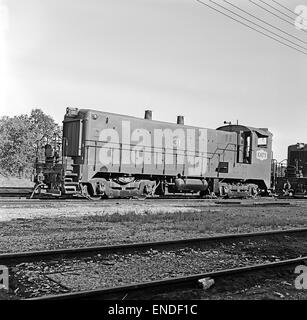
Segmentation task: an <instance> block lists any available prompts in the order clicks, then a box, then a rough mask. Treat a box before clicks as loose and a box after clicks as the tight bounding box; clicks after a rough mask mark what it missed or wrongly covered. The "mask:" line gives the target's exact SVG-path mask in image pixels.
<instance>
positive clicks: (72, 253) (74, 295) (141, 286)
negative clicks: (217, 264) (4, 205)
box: [0, 228, 307, 300]
mask: <svg viewBox="0 0 307 320" xmlns="http://www.w3.org/2000/svg"><path fill="white" fill-rule="evenodd" d="M306 234H307V228H300V229H288V230H278V231H266V232H256V233H244V234H227V235H220V236H214V237H204V238H192V239H183V240H171V241H160V242H145V243H131V244H120V245H111V246H96V247H86V248H70V249H60V250H47V251H33V252H20V253H9V254H1V255H0V265H8V266H15V265H16V264H17V263H20V262H23V263H24V262H33V261H34V262H35V261H44V262H48V260H56V259H59V260H60V259H65V258H69V259H70V258H76V257H79V258H81V257H84V256H93V255H97V254H100V255H103V254H105V255H107V254H112V253H117V254H127V253H135V252H142V251H146V250H148V249H151V250H152V249H156V250H157V249H159V250H170V249H178V248H186V247H188V248H189V247H193V246H194V247H195V246H202V245H209V246H210V245H216V244H219V243H221V242H222V243H227V242H231V243H233V242H240V241H244V240H251V239H254V240H256V239H263V238H264V239H268V238H271V237H273V238H274V237H277V239H276V241H279V240H280V237H285V236H289V237H290V236H305V235H306ZM306 259H307V257H302V258H297V259H287V260H284V261H278V262H271V263H266V264H259V265H252V266H247V267H240V268H234V269H227V270H219V271H214V272H206V273H200V274H193V275H189V276H183V277H177V278H169V279H163V280H156V281H150V282H142V283H137V284H131V285H127V286H119V287H118V286H117V287H113V288H106V289H98V290H97V289H96V290H89V291H81V292H71V293H65V294H57V295H51V296H49V295H48V296H44V297H38V298H33V299H47V300H49V299H50V300H54V299H81V298H82V299H97V298H103V299H105V298H110V297H116V298H118V297H121V298H122V297H124V296H127V295H129V297H130V294H132V295H134V296H138V295H139V296H140V297H142V295H143V294H145V291H148V290H150V291H153V290H154V291H158V292H161V291H162V292H164V291H167V290H168V288H172V287H174V286H178V287H180V288H181V287H185V286H190V285H195V281H196V282H197V280H199V279H202V278H207V277H211V278H213V279H215V278H218V277H222V276H227V275H232V274H233V275H238V276H240V275H241V274H243V273H246V272H255V271H257V270H263V269H266V268H269V269H276V268H280V267H283V266H291V265H295V264H296V265H297V264H299V263H303V262H304V261H305V260H306ZM123 293H124V295H123Z"/></svg>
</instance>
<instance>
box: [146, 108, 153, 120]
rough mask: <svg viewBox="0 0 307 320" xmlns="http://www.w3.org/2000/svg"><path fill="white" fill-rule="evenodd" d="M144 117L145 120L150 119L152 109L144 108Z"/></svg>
mask: <svg viewBox="0 0 307 320" xmlns="http://www.w3.org/2000/svg"><path fill="white" fill-rule="evenodd" d="M144 119H146V120H152V111H151V110H146V111H145V117H144Z"/></svg>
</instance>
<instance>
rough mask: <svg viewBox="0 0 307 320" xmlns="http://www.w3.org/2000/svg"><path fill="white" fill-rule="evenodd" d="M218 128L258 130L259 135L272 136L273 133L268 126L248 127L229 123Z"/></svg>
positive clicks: (223, 129) (237, 130) (235, 130)
mask: <svg viewBox="0 0 307 320" xmlns="http://www.w3.org/2000/svg"><path fill="white" fill-rule="evenodd" d="M217 130H221V131H228V132H237V133H240V132H251V131H252V132H256V133H257V135H258V136H259V137H269V136H272V133H271V132H270V131H269V130H268V129H266V128H254V127H247V126H242V125H239V124H229V125H226V126H222V127H219V128H217Z"/></svg>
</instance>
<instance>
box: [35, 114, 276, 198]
mask: <svg viewBox="0 0 307 320" xmlns="http://www.w3.org/2000/svg"><path fill="white" fill-rule="evenodd" d="M271 161H272V134H271V133H270V131H269V130H268V129H267V128H254V127H249V126H244V125H239V124H236V125H234V124H226V125H224V126H221V127H219V128H217V129H206V128H201V127H194V126H188V125H185V124H184V118H183V116H178V117H177V121H176V122H175V123H168V122H161V121H155V120H152V112H151V111H150V110H147V111H146V112H145V117H144V118H136V117H132V116H127V115H120V114H115V113H109V112H103V111H97V110H88V109H76V108H67V111H66V114H65V117H64V121H63V137H62V147H61V150H60V151H59V150H58V151H57V152H56V150H54V147H53V146H52V145H50V144H48V145H46V146H45V161H43V162H40V161H38V160H37V162H36V164H35V171H36V175H35V176H36V178H35V179H36V187H35V194H37V195H41V194H43V193H45V194H47V195H54V196H77V195H82V196H86V197H111V198H112V197H134V196H156V195H167V194H196V195H199V196H200V197H204V196H206V195H212V194H213V193H214V194H215V195H219V196H223V197H245V196H253V195H256V194H257V193H259V192H266V191H267V190H268V189H269V188H270V183H271Z"/></svg>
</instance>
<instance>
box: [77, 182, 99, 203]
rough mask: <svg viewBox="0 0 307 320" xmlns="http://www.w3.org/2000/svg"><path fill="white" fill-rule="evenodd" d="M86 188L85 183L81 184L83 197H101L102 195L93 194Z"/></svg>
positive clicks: (94, 198)
mask: <svg viewBox="0 0 307 320" xmlns="http://www.w3.org/2000/svg"><path fill="white" fill-rule="evenodd" d="M88 189H89V188H88V186H87V185H84V186H82V194H83V196H84V197H85V198H87V199H89V200H100V199H101V198H102V196H94V195H93V194H91V192H89V190H88Z"/></svg>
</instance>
